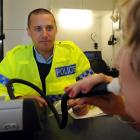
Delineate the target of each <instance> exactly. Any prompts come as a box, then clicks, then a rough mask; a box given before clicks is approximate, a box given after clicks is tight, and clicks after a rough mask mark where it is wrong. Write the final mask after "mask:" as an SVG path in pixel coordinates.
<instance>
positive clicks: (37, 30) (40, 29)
mask: <svg viewBox="0 0 140 140" xmlns="http://www.w3.org/2000/svg"><path fill="white" fill-rule="evenodd" d="M34 30H35V31H36V32H40V31H42V27H40V26H37V27H35V28H34Z"/></svg>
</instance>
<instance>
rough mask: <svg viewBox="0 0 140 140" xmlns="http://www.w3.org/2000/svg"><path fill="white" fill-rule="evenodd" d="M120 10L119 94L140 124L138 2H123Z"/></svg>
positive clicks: (139, 28) (130, 0)
mask: <svg viewBox="0 0 140 140" xmlns="http://www.w3.org/2000/svg"><path fill="white" fill-rule="evenodd" d="M122 7H123V8H122V9H124V7H125V11H126V8H127V14H126V15H125V16H124V17H123V19H124V20H123V23H122V30H123V37H124V40H123V47H122V49H121V50H120V53H119V54H118V60H117V65H118V68H119V79H120V84H121V92H122V94H123V95H124V100H125V106H126V110H127V112H128V113H129V114H130V115H131V116H132V117H133V118H134V119H135V120H136V121H138V122H140V108H139V106H140V101H139V100H140V0H125V4H124V3H123V5H122Z"/></svg>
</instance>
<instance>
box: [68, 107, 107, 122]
mask: <svg viewBox="0 0 140 140" xmlns="http://www.w3.org/2000/svg"><path fill="white" fill-rule="evenodd" d="M68 112H69V114H70V115H71V116H72V117H73V118H74V119H84V118H91V117H97V116H101V115H106V114H105V113H104V112H103V111H102V110H101V109H100V108H98V107H96V106H94V107H92V108H90V110H89V112H88V113H87V114H86V115H83V116H77V115H75V114H74V113H73V111H72V109H70V110H69V111H68Z"/></svg>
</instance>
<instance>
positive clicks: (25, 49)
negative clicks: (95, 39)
mask: <svg viewBox="0 0 140 140" xmlns="http://www.w3.org/2000/svg"><path fill="white" fill-rule="evenodd" d="M89 70H90V63H89V61H88V59H87V58H86V56H85V55H84V54H83V52H82V51H81V50H80V49H79V47H78V46H76V45H75V44H74V43H73V42H71V41H56V42H55V44H54V52H53V60H52V65H51V69H50V72H49V74H48V75H47V77H46V79H45V82H46V95H57V94H63V93H64V88H65V87H66V86H69V85H70V84H73V83H75V82H76V78H77V77H78V76H80V75H82V74H85V73H88V74H90V72H89ZM0 74H2V75H3V76H5V77H7V78H9V79H11V78H20V79H24V80H27V81H29V82H31V83H33V84H35V85H37V86H38V87H39V88H40V89H42V83H41V79H40V75H39V71H38V67H37V63H36V60H35V58H34V54H33V45H18V46H16V47H15V48H13V49H12V50H11V51H9V52H8V53H7V55H6V56H5V58H4V59H3V60H2V62H1V63H0ZM88 74H87V75H88ZM87 75H86V76H87ZM6 92H7V91H6V87H5V86H3V85H2V84H0V94H1V95H2V94H5V93H6ZM14 93H15V95H16V96H27V95H29V96H31V95H39V94H38V93H37V92H36V91H35V90H33V89H32V88H30V87H28V86H26V85H23V84H19V83H15V84H14Z"/></svg>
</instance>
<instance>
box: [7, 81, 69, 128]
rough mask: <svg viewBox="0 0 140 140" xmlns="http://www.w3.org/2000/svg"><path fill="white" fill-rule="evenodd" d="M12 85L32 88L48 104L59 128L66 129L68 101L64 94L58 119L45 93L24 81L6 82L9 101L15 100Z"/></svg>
mask: <svg viewBox="0 0 140 140" xmlns="http://www.w3.org/2000/svg"><path fill="white" fill-rule="evenodd" d="M14 83H21V84H25V85H28V86H30V87H32V88H33V89H34V90H36V91H37V92H38V93H39V94H40V95H41V96H42V97H43V98H44V99H45V101H46V102H47V103H48V106H49V108H50V109H51V110H52V112H53V113H54V116H55V118H56V121H57V123H58V126H59V128H60V129H64V128H65V127H66V124H67V121H68V109H67V100H68V99H69V97H68V95H67V94H65V95H64V96H63V97H62V101H61V111H62V117H61V118H60V115H59V114H58V112H57V110H56V109H55V107H54V105H53V103H52V102H51V101H50V100H49V98H47V96H46V95H45V93H44V92H43V91H42V90H41V89H40V88H38V87H37V86H36V85H34V84H32V83H31V82H28V81H26V80H22V79H10V80H9V81H8V82H7V84H6V87H7V91H8V94H9V97H10V99H16V97H15V95H14V88H13V84H14Z"/></svg>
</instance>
